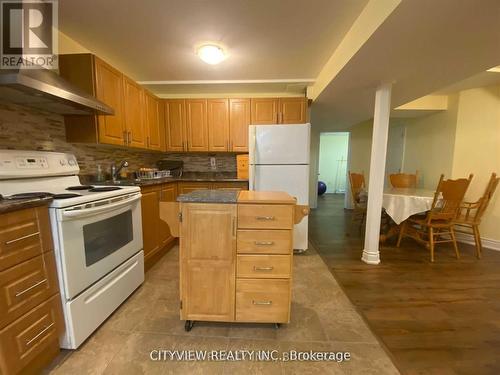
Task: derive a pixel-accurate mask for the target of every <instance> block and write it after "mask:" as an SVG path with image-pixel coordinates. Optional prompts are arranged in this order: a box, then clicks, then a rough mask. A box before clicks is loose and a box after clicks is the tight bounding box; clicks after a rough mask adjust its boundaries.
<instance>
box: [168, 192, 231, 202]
mask: <svg viewBox="0 0 500 375" xmlns="http://www.w3.org/2000/svg"><path fill="white" fill-rule="evenodd" d="M238 194H239V191H234V190H195V191H192V192H190V193H187V194H181V195H179V196H178V197H177V202H183V203H236V202H237V201H238Z"/></svg>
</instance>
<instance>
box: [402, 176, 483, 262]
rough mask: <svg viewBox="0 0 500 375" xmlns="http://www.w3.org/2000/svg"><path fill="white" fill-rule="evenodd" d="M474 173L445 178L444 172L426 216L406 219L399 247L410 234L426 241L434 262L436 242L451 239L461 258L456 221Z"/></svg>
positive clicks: (449, 240) (418, 240) (422, 241)
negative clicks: (461, 176)
mask: <svg viewBox="0 0 500 375" xmlns="http://www.w3.org/2000/svg"><path fill="white" fill-rule="evenodd" d="M472 177H473V175H472V174H471V175H469V178H460V179H457V180H444V175H441V178H440V179H439V183H438V186H437V188H436V192H435V193H434V200H433V202H432V206H431V209H430V210H429V211H428V212H427V214H426V215H425V217H424V218H420V217H418V216H412V217H410V218H409V219H407V220H406V221H404V222H403V224H402V225H401V230H400V232H399V238H398V243H397V247H399V245H400V244H401V240H402V239H403V237H411V238H413V239H414V240H416V241H417V242H420V243H423V244H425V246H426V247H427V248H428V249H429V250H430V253H431V262H434V247H435V245H436V244H438V243H444V242H452V243H453V247H454V249H455V254H456V257H457V259H458V258H460V254H459V252H458V246H457V239H456V236H455V229H454V225H455V220H456V218H457V216H458V213H459V209H460V205H461V204H462V201H463V199H464V196H465V193H466V192H467V189H468V187H469V185H470V182H471V180H472Z"/></svg>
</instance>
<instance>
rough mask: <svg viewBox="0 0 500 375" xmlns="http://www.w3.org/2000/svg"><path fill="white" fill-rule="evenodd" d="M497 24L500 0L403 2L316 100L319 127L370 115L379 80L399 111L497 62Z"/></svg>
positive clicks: (346, 124) (499, 52)
mask: <svg viewBox="0 0 500 375" xmlns="http://www.w3.org/2000/svg"><path fill="white" fill-rule="evenodd" d="M499 25H500V1H498V0H481V2H480V6H479V4H478V1H477V0H460V1H457V0H439V1H436V0H415V1H413V0H403V1H402V2H401V3H400V5H398V7H397V8H396V9H395V10H394V11H393V13H391V14H390V15H389V17H388V18H387V19H386V20H385V21H384V23H383V24H382V25H381V26H380V27H379V28H378V29H377V30H376V31H375V33H374V34H373V35H372V36H371V37H370V38H369V39H368V40H367V41H366V43H365V44H364V45H363V46H362V47H361V48H360V49H359V50H358V52H357V53H356V54H355V55H354V56H353V58H352V59H351V60H350V61H349V62H348V64H347V65H346V66H345V67H344V68H343V69H342V71H341V72H340V73H339V74H338V75H337V76H336V77H335V78H334V79H333V80H332V81H331V82H330V84H329V85H328V86H327V87H326V88H325V90H324V91H323V92H322V93H321V94H320V96H319V97H318V98H317V100H316V101H315V102H314V103H313V106H312V123H313V126H318V128H320V129H324V130H325V131H328V130H332V129H346V128H348V127H349V126H351V125H354V124H356V123H359V122H361V121H365V120H368V119H370V118H371V117H373V110H374V101H375V90H376V87H377V86H378V85H379V84H380V83H381V82H392V83H393V90H392V108H395V107H398V106H400V105H402V104H405V103H408V102H410V101H412V100H415V99H417V98H419V97H422V96H424V95H427V94H430V93H433V92H436V91H438V90H440V89H442V88H443V87H448V86H450V85H451V84H453V83H455V82H458V81H462V80H463V79H465V78H467V77H471V76H472V75H475V74H478V73H480V72H484V71H485V70H486V69H488V68H491V67H492V66H496V65H499V64H500V27H499Z"/></svg>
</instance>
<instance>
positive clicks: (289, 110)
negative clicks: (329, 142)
mask: <svg viewBox="0 0 500 375" xmlns="http://www.w3.org/2000/svg"><path fill="white" fill-rule="evenodd" d="M279 104H280V109H279V112H280V116H279V118H280V124H305V123H306V122H307V98H280V103H279Z"/></svg>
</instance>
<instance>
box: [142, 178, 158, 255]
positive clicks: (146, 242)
mask: <svg viewBox="0 0 500 375" xmlns="http://www.w3.org/2000/svg"><path fill="white" fill-rule="evenodd" d="M159 201H160V191H159V189H158V188H157V187H152V188H143V189H142V198H141V210H142V241H143V246H144V258H145V259H146V260H147V259H148V258H149V257H150V256H151V255H152V254H154V253H155V252H156V251H157V250H158V249H159V247H160V238H159V228H158V224H159V222H160V212H159V204H158V202H159Z"/></svg>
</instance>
